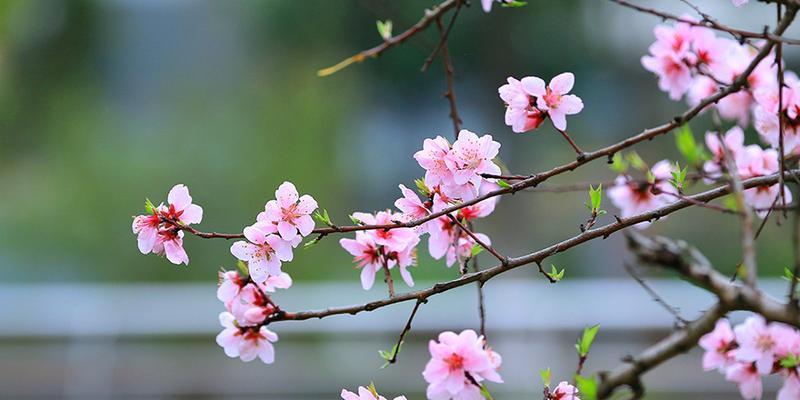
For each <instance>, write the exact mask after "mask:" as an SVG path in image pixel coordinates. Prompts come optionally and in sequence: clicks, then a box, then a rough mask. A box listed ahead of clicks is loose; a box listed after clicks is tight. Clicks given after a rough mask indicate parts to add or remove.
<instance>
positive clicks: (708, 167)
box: [703, 126, 744, 178]
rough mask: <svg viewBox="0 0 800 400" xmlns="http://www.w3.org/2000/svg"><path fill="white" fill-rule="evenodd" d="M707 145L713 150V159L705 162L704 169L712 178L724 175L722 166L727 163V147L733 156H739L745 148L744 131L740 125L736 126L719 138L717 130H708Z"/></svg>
mask: <svg viewBox="0 0 800 400" xmlns="http://www.w3.org/2000/svg"><path fill="white" fill-rule="evenodd" d="M706 146H707V147H708V150H709V151H710V152H711V160H708V161H706V162H705V164H703V171H704V172H705V173H706V174H708V175H709V176H710V177H712V178H719V177H721V176H722V169H723V168H722V167H723V165H724V164H725V151H726V149H727V151H728V153H730V155H731V157H733V159H734V160H737V157H738V156H739V154H740V153H741V152H742V150H743V149H744V131H743V130H742V128H740V127H738V126H734V127H733V128H731V129H730V130H728V132H726V133H725V135H724V136H723V140H722V141H720V140H719V136H718V135H717V133H716V132H706Z"/></svg>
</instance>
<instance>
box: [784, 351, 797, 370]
mask: <svg viewBox="0 0 800 400" xmlns="http://www.w3.org/2000/svg"><path fill="white" fill-rule="evenodd" d="M779 362H780V364H781V367H783V368H796V367H797V366H798V365H800V355H798V354H791V353H790V354H789V355H787V356H786V357H783V358H781V359H780V360H779Z"/></svg>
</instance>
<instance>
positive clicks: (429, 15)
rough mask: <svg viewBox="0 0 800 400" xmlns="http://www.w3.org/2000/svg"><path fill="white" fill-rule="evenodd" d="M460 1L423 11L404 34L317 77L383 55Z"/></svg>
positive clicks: (325, 69) (363, 52)
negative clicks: (420, 16) (419, 17)
mask: <svg viewBox="0 0 800 400" xmlns="http://www.w3.org/2000/svg"><path fill="white" fill-rule="evenodd" d="M460 1H461V0H445V1H443V2H441V3H439V4H438V5H436V6H434V7H433V8H431V9H430V10H425V15H424V16H423V17H422V18H421V19H420V20H419V21H418V22H417V23H416V24H414V25H413V26H412V27H411V28H408V29H407V30H406V31H405V32H403V33H401V34H399V35H395V36H392V37H390V38H388V39H386V40H384V41H383V43H381V44H379V45H377V46H375V47H373V48H371V49H368V50H364V51H362V52H360V53H358V54H356V55H354V56H351V57H348V58H346V59H344V60H343V61H341V62H339V63H338V64H336V65H334V66H331V67H328V68H324V69H321V70H319V71H317V75H318V76H328V75H331V74H334V73H336V72H337V71H339V70H341V69H343V68H345V67H347V66H349V65H350V64H353V63H360V62H363V61H364V60H366V59H368V58H375V57H378V56H380V55H381V54H383V52H385V51H386V50H389V49H391V48H392V47H394V46H397V45H398V44H400V43H403V42H405V41H406V40H408V39H410V38H411V37H413V36H414V35H416V34H418V33H420V32H422V31H424V30H425V29H426V28H427V27H428V26H429V25H430V24H431V23H432V22H434V21H435V20H437V19H439V17H441V15H442V14H444V13H445V12H447V10H449V9H451V8H453V7H454V6H455V5H456V4H457V3H458V2H460Z"/></svg>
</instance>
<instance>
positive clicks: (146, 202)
mask: <svg viewBox="0 0 800 400" xmlns="http://www.w3.org/2000/svg"><path fill="white" fill-rule="evenodd" d="M144 209H145V211H147V213H148V214H153V215H155V213H156V206H154V205H153V202H152V201H150V199H145V200H144Z"/></svg>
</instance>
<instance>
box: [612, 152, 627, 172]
mask: <svg viewBox="0 0 800 400" xmlns="http://www.w3.org/2000/svg"><path fill="white" fill-rule="evenodd" d="M609 168H611V170H612V171H614V172H616V173H618V174H624V173H626V172H628V161H627V160H625V157H623V156H622V153H614V156H613V157H611V165H610V166H609Z"/></svg>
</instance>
